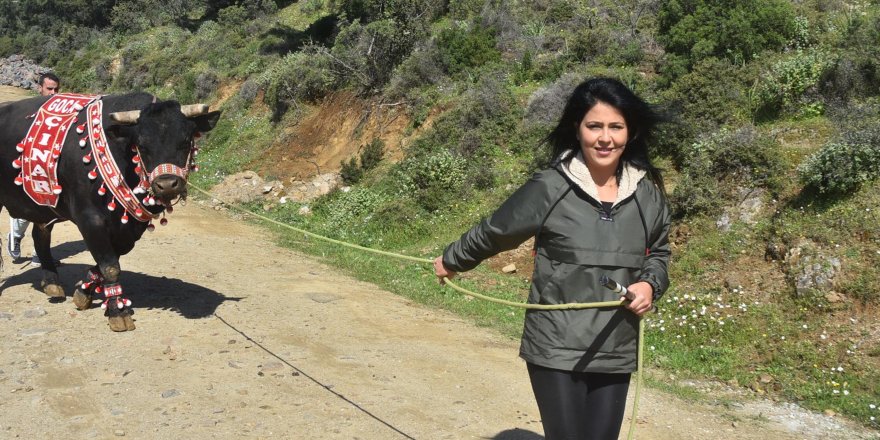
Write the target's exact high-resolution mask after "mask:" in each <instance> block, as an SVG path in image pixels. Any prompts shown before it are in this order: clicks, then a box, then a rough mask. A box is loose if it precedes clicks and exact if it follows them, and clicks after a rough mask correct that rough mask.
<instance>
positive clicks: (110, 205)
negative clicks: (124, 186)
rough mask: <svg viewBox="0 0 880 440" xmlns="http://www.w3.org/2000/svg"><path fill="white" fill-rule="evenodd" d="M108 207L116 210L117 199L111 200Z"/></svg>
mask: <svg viewBox="0 0 880 440" xmlns="http://www.w3.org/2000/svg"><path fill="white" fill-rule="evenodd" d="M107 209H109V210H110V211H115V210H116V199H113V200H111V201H110V203H108V204H107Z"/></svg>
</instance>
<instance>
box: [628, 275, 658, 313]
mask: <svg viewBox="0 0 880 440" xmlns="http://www.w3.org/2000/svg"><path fill="white" fill-rule="evenodd" d="M627 289H628V290H629V291H630V292H632V293H633V294H635V296H636V298H635V299H634V300H632V301H630V302H628V303H625V304H624V307H626V308H627V309H630V310H631V311H632V312H633V313H635V314H636V315H639V316H642V315H644V314H645V313H647V312H648V311H650V310H651V306H652V305H653V304H654V289H653V288H652V287H651V285H650V284H648V283H646V282H644V281H639V282H637V283H634V284H630V285H629V287H627ZM620 299H626V298H620Z"/></svg>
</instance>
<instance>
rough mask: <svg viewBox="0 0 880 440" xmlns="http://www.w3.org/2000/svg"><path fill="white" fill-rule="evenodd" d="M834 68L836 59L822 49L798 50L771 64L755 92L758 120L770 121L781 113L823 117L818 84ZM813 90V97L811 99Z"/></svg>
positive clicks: (761, 76)
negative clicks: (820, 115)
mask: <svg viewBox="0 0 880 440" xmlns="http://www.w3.org/2000/svg"><path fill="white" fill-rule="evenodd" d="M834 65H835V60H834V57H833V56H831V55H830V54H828V53H826V52H824V51H821V50H797V51H795V52H793V53H791V54H789V55H787V56H785V57H784V58H782V59H780V60H778V61H776V62H774V63H771V64H769V65H768V66H767V67H766V68H765V71H764V72H762V74H761V75H760V78H761V79H760V83H759V86H758V88H757V91H756V93H755V100H756V102H755V109H756V114H757V116H758V119H771V118H774V117H776V116H778V115H779V114H788V115H792V116H802V117H812V116H818V114H821V110H822V107H821V102H820V101H819V100H818V98H819V94H818V86H819V82H820V80H821V79H822V78H823V77H825V76H826V74H827V73H828V72H829V70H831V69H832V68H833V67H834ZM810 91H811V92H812V95H813V96H812V97H810V96H808V92H810ZM816 104H819V106H818V107H817V105H816ZM817 111H818V114H816V112H817Z"/></svg>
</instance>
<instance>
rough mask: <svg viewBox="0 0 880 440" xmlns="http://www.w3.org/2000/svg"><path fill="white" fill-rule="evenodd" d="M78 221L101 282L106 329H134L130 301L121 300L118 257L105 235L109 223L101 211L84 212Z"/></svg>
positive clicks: (109, 239) (108, 237)
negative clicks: (107, 327)
mask: <svg viewBox="0 0 880 440" xmlns="http://www.w3.org/2000/svg"><path fill="white" fill-rule="evenodd" d="M80 219H81V221H80V222H79V223H77V227H78V228H79V230H80V232H81V233H82V236H83V240H85V242H86V246H87V247H88V248H89V252H91V254H92V257H94V259H95V262H97V263H98V266H97V268H98V271H99V272H100V274H101V276H102V277H103V279H104V280H103V286H102V289H103V293H104V297H105V298H106V300H105V301H104V303H103V304H102V305H101V308H103V309H104V315H105V316H107V318H108V319H109V324H110V329H111V330H113V331H126V330H134V328H135V326H134V321H133V320H132V318H131V314H132V309H131V301H128V300H126V299H125V298H123V297H122V287H121V286H120V284H119V274H120V272H121V271H120V268H119V255H120V254H119V252H118V251H117V249H116V247H114V244H113V243H112V242H111V238H110V236H109V235H108V234H107V232H106V231H107V230H108V229H109V228H108V226H107V222H108V221H111V220H110V219H109V218H108V217H107V215H106V214H105V213H104V212H92V213H88V212H84V213H82V215H81V217H80ZM120 305H121V307H120Z"/></svg>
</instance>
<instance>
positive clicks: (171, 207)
mask: <svg viewBox="0 0 880 440" xmlns="http://www.w3.org/2000/svg"><path fill="white" fill-rule="evenodd" d="M165 212H167V213H168V214H171V213H172V212H174V207H173V206H166V207H165Z"/></svg>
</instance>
